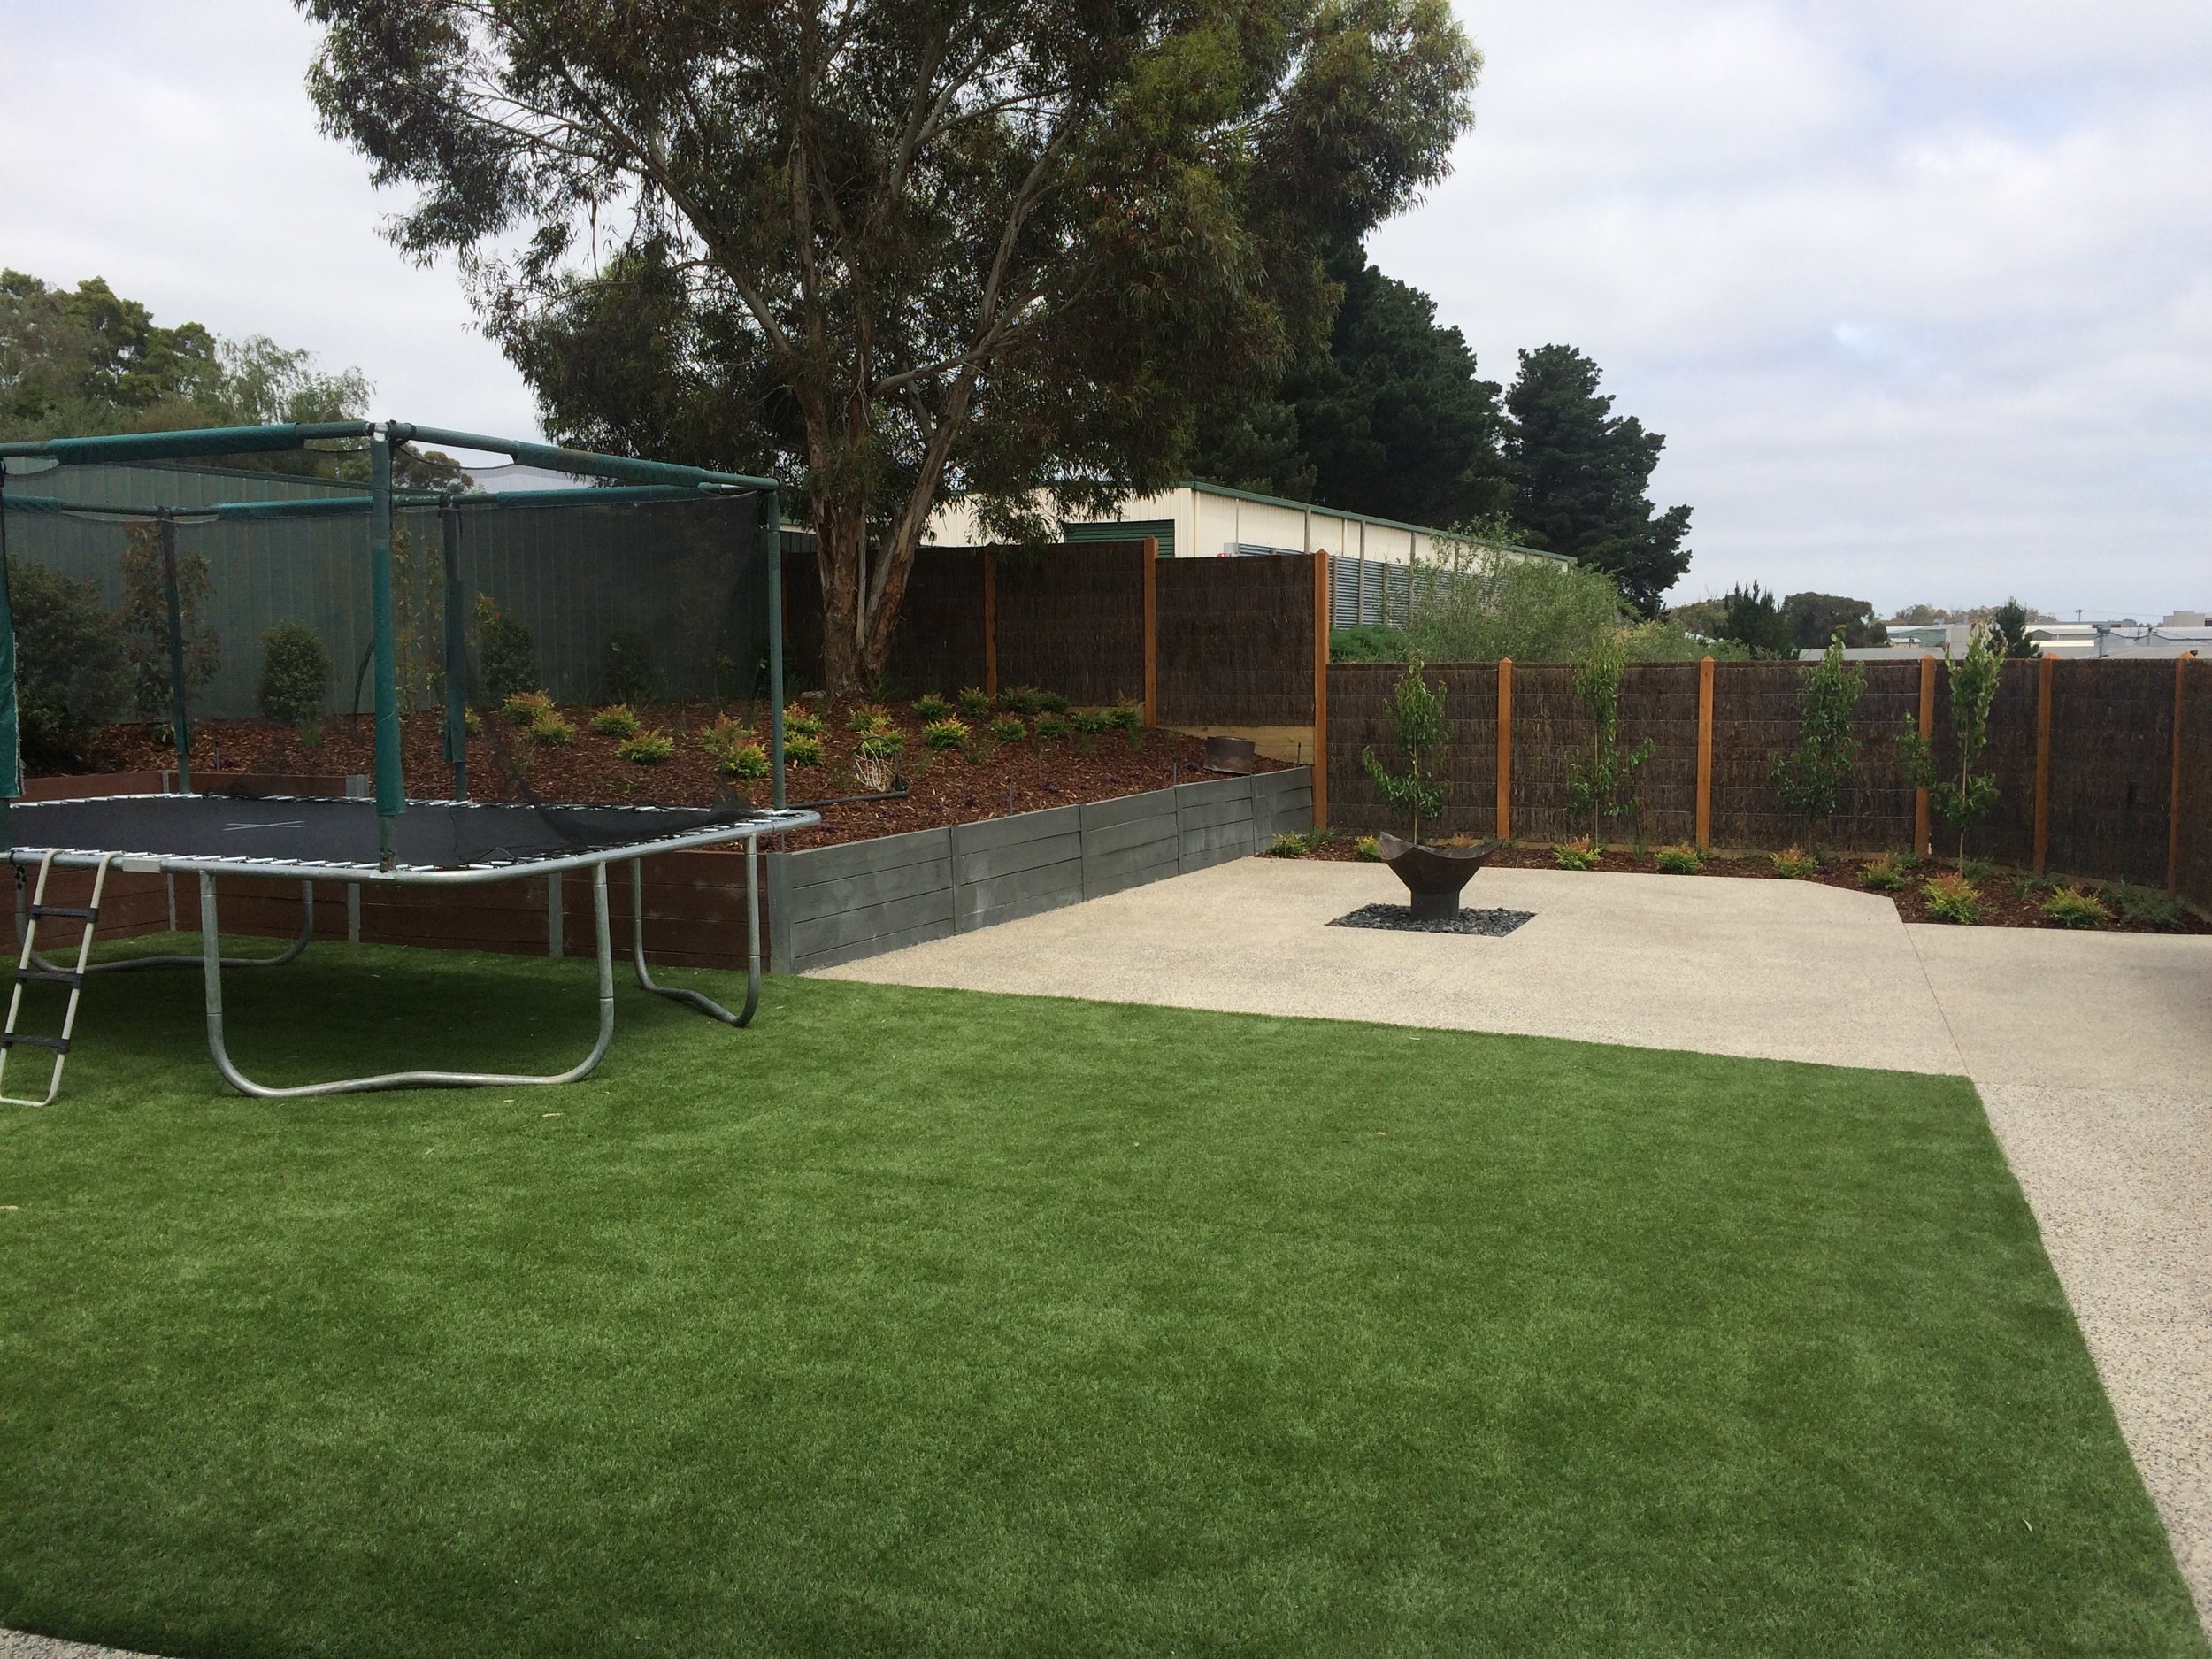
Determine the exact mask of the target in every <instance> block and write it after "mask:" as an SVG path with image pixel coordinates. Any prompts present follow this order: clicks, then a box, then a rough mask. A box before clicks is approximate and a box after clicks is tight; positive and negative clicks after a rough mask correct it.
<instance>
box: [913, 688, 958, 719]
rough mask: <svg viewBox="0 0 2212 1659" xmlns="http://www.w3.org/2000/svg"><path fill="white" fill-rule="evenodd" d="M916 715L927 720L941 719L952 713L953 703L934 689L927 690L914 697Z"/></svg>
mask: <svg viewBox="0 0 2212 1659" xmlns="http://www.w3.org/2000/svg"><path fill="white" fill-rule="evenodd" d="M914 712H915V715H916V716H917V717H918V718H920V719H922V720H925V721H928V720H941V719H944V718H947V717H948V716H949V715H950V714H951V713H952V704H951V703H949V702H948V701H947V700H946V699H945V698H943V697H941V696H939V695H937V694H936V693H935V692H933V691H926V692H924V693H923V694H922V695H920V696H918V697H917V698H915V699H914Z"/></svg>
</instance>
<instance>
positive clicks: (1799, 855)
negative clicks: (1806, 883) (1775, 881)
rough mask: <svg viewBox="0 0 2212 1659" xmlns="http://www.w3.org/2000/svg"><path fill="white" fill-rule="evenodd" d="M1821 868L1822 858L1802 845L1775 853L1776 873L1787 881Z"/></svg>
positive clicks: (1803, 876) (1801, 877)
mask: <svg viewBox="0 0 2212 1659" xmlns="http://www.w3.org/2000/svg"><path fill="white" fill-rule="evenodd" d="M1819 868H1820V860H1819V859H1817V858H1816V857H1814V856H1812V854H1810V853H1809V852H1807V851H1806V850H1805V849H1803V848H1802V847H1799V846H1795V845H1792V846H1788V847H1785V848H1784V849H1782V850H1781V851H1780V852H1778V853H1777V854H1775V855H1774V873H1775V874H1776V875H1778V876H1779V877H1781V878H1782V879H1783V880H1785V881H1802V880H1803V879H1805V878H1806V877H1807V876H1809V875H1811V874H1812V873H1813V872H1815V871H1816V870H1818V869H1819ZM1861 879H1862V880H1863V879H1864V877H1863V876H1862V877H1861ZM1899 879H1900V881H1901V880H1902V879H1903V878H1902V877H1900V878H1899Z"/></svg>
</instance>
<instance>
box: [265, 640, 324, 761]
mask: <svg viewBox="0 0 2212 1659" xmlns="http://www.w3.org/2000/svg"><path fill="white" fill-rule="evenodd" d="M329 690H330V652H329V650H328V649H326V647H325V646H324V644H323V642H322V639H321V636H320V635H319V634H316V632H315V630H314V629H312V628H311V627H307V626H303V625H302V624H300V623H297V622H280V623H278V624H277V625H276V626H274V627H273V628H271V629H270V630H269V631H268V632H267V633H266V634H263V635H262V636H261V712H262V713H263V714H265V715H266V716H267V717H268V718H270V719H272V720H281V721H283V722H284V724H285V725H287V726H297V727H298V728H299V733H300V735H301V736H302V737H303V738H305V739H306V740H307V741H309V742H314V741H317V740H318V739H319V738H320V736H321V735H322V719H323V701H324V699H325V697H326V695H328V693H329Z"/></svg>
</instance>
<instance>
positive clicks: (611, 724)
mask: <svg viewBox="0 0 2212 1659" xmlns="http://www.w3.org/2000/svg"><path fill="white" fill-rule="evenodd" d="M637 728H638V718H637V716H636V714H635V713H634V712H633V711H632V710H631V708H630V705H629V704H628V703H609V704H608V705H607V706H606V707H605V708H603V709H602V710H599V712H598V713H596V714H595V715H593V716H592V717H591V729H592V730H593V731H595V732H596V733H599V735H600V736H602V737H635V736H636V735H637Z"/></svg>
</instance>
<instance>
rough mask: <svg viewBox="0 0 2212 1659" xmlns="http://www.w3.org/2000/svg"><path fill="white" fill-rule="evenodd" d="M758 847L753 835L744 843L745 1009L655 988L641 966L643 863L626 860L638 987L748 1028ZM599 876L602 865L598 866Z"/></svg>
mask: <svg viewBox="0 0 2212 1659" xmlns="http://www.w3.org/2000/svg"><path fill="white" fill-rule="evenodd" d="M759 847H760V839H759V837H757V836H748V837H747V838H746V841H745V1006H744V1007H743V1008H742V1009H741V1010H738V1011H737V1012H736V1013H734V1014H733V1013H731V1012H730V1010H728V1009H726V1008H725V1007H723V1006H722V1004H721V1003H719V1002H716V1001H715V1000H714V999H713V998H712V997H710V996H709V995H707V994H706V993H705V992H704V991H687V990H684V989H682V988H681V987H677V986H672V985H656V984H655V983H654V982H653V975H652V972H651V971H650V970H649V969H648V968H647V967H646V965H645V861H644V860H643V859H642V858H633V859H631V860H630V960H631V964H632V965H633V966H634V967H635V968H636V970H637V982H638V986H639V988H640V989H641V990H647V991H650V992H652V994H653V995H656V996H664V997H666V998H668V1000H669V1001H670V1002H684V1003H687V1004H689V1005H690V1006H691V1007H693V1008H695V1009H697V1010H699V1011H700V1012H701V1013H702V1014H704V1015H705V1016H706V1017H707V1018H710V1019H718V1020H720V1021H721V1022H722V1023H723V1024H724V1025H739V1026H743V1025H750V1024H751V1023H752V1019H753V1010H756V1009H757V1008H758V1007H759V1006H760V869H759V865H758V864H757V861H756V858H755V854H756V853H757V850H758V849H759ZM599 868H600V871H601V872H602V873H603V872H605V870H606V866H605V865H604V864H602V865H600V866H599Z"/></svg>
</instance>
